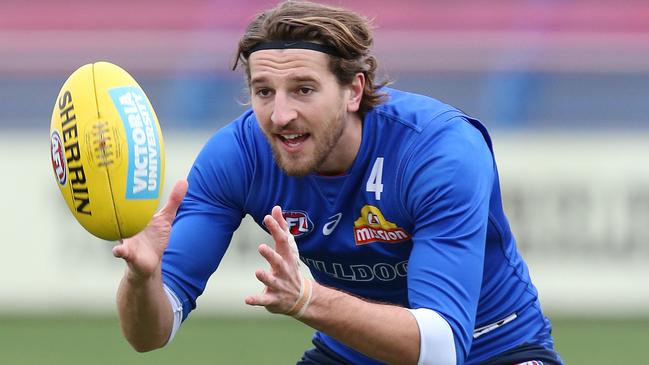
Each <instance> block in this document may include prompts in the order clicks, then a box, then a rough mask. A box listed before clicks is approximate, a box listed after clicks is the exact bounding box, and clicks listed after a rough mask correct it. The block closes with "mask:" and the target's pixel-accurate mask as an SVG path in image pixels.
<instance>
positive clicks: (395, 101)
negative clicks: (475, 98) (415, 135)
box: [367, 88, 467, 131]
mask: <svg viewBox="0 0 649 365" xmlns="http://www.w3.org/2000/svg"><path fill="white" fill-rule="evenodd" d="M383 91H384V92H385V93H386V101H385V102H384V103H383V104H381V105H379V106H377V107H375V108H374V109H372V110H371V111H370V112H369V113H368V116H367V118H370V119H378V120H386V121H390V122H396V123H398V124H401V125H404V126H406V127H409V128H411V129H414V130H416V131H421V130H423V129H425V128H427V127H428V126H429V125H431V124H434V122H435V121H445V120H448V119H451V118H453V117H458V116H459V117H467V116H466V115H465V114H464V113H463V112H462V111H460V110H459V109H457V108H455V107H453V106H451V105H449V104H446V103H444V102H442V101H440V100H438V99H435V98H433V97H430V96H427V95H422V94H416V93H411V92H406V91H402V90H397V89H392V88H385V89H384V90H383Z"/></svg>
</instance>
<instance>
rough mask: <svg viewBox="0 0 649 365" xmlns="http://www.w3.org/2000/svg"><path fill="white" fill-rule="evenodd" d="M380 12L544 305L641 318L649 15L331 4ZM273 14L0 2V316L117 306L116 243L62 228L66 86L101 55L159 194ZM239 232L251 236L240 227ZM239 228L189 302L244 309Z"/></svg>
mask: <svg viewBox="0 0 649 365" xmlns="http://www.w3.org/2000/svg"><path fill="white" fill-rule="evenodd" d="M331 2H332V3H337V4H342V5H346V6H350V7H352V8H354V9H357V10H359V11H361V12H362V13H363V14H365V15H367V16H369V17H373V18H374V22H375V24H376V25H377V30H376V54H377V56H378V58H379V62H380V72H381V74H382V75H385V76H387V77H390V78H391V79H393V80H394V86H396V87H399V88H403V89H407V90H411V91H415V92H422V93H426V94H429V95H431V96H434V97H438V98H440V99H442V100H444V101H447V102H449V103H451V104H453V105H455V106H457V107H459V108H461V109H463V110H465V111H466V112H468V113H469V114H472V115H474V116H476V117H478V118H480V119H481V120H483V121H484V122H485V123H486V124H487V126H488V127H489V128H490V130H491V131H492V133H493V134H494V143H495V150H496V155H497V159H498V161H499V165H500V170H501V179H502V184H503V190H504V199H505V206H506V210H507V213H508V215H509V217H510V220H511V223H512V228H513V230H514V232H515V233H516V235H517V237H518V240H519V245H520V247H521V250H522V251H523V253H524V255H525V258H526V259H527V261H528V263H529V264H530V266H531V271H532V275H533V277H534V279H535V281H536V283H537V284H538V286H539V287H540V291H541V296H542V300H543V302H544V305H545V306H546V307H547V308H549V309H550V310H552V311H555V312H564V313H573V314H583V313H600V314H608V315H630V314H634V313H644V314H647V313H649V280H647V278H649V164H647V163H646V162H645V161H644V160H645V158H646V156H649V142H647V141H649V119H648V117H647V116H648V115H649V103H648V102H647V100H649V88H648V87H647V85H649V62H647V60H649V3H647V2H646V1H643V0H631V1H625V2H608V1H600V0H575V1H562V2H557V1H543V0H534V1H514V0H500V1H493V2H488V3H485V2H481V1H477V0H474V1H461V2H455V1H425V0H411V1H401V2H393V1H390V0H374V1H370V0H359V1H354V2H342V1H331ZM273 3H274V2H273V1H263V0H254V1H251V0H249V1H240V0H238V1H202V0H187V1H182V2H179V1H170V0H166V1H136V2H132V1H127V0H114V1H112V2H102V1H82V0H71V1H58V2H51V1H45V0H32V1H21V0H3V1H2V2H0V56H1V57H0V155H1V156H4V159H3V162H2V163H1V165H0V166H1V167H2V171H3V172H4V178H3V179H0V192H1V193H0V194H2V195H1V196H2V201H3V205H4V209H3V210H2V213H0V224H1V227H2V231H3V233H4V235H3V238H4V242H3V243H2V248H3V250H2V252H3V253H2V255H0V311H7V310H8V311H47V310H57V311H59V310H74V311H77V310H84V311H107V310H114V304H113V303H114V294H115V290H116V287H117V284H118V281H119V279H120V276H121V271H122V270H123V265H122V263H121V262H120V261H118V260H115V259H113V258H112V255H111V253H110V247H111V246H112V244H110V243H107V242H103V241H100V240H97V239H94V238H92V237H91V236H90V235H89V234H88V233H86V232H85V231H83V229H82V228H81V227H80V226H79V225H78V224H77V223H76V222H75V221H74V219H73V218H72V216H71V214H70V213H69V212H68V211H67V208H66V207H65V205H64V203H63V200H62V198H61V197H60V194H59V193H58V192H57V191H56V186H55V183H54V182H53V181H52V176H51V175H52V173H51V170H50V169H51V166H50V161H49V158H48V146H49V138H48V129H49V117H50V115H51V112H52V107H53V102H54V98H55V96H56V95H57V93H58V90H59V88H60V86H61V85H62V83H63V81H64V79H65V78H66V77H67V76H68V75H69V74H70V73H71V72H72V71H73V70H74V69H76V68H77V67H78V66H80V65H82V64H85V63H88V62H93V61H96V60H109V61H112V62H115V63H117V64H120V65H121V66H123V67H125V68H126V69H127V70H129V71H130V72H131V73H132V74H133V75H134V76H135V77H136V79H138V80H139V81H140V83H141V84H142V86H143V88H144V89H145V91H146V92H147V93H148V95H149V97H150V99H151V101H152V103H153V105H154V107H155V108H156V111H157V113H158V116H159V119H160V121H161V124H162V127H163V129H164V131H165V136H166V139H167V142H166V146H167V159H168V160H167V182H166V186H170V184H172V183H173V180H175V179H177V178H180V177H182V176H184V175H185V174H186V172H187V171H188V169H189V167H190V165H191V163H192V161H193V158H194V156H195V154H196V152H197V151H198V149H199V148H200V147H201V145H202V143H203V141H205V140H206V139H207V138H208V136H209V135H210V134H211V133H213V131H214V130H216V129H217V128H219V127H220V126H221V125H223V124H224V123H226V122H227V121H229V120H231V119H232V118H234V117H235V116H236V115H237V114H239V113H240V112H241V111H242V110H243V106H242V103H241V102H243V101H245V100H246V96H245V88H244V84H243V76H242V75H241V72H240V71H237V72H232V71H230V69H229V68H230V66H231V61H232V57H233V56H234V49H235V46H236V42H237V39H238V37H239V35H240V34H241V32H242V31H243V28H244V27H245V24H246V23H247V21H248V20H249V19H250V18H251V17H252V15H253V14H254V13H255V12H257V11H258V10H260V9H262V8H265V7H267V6H268V5H270V4H273ZM248 223H249V222H248ZM248 223H246V224H244V225H243V226H242V229H240V230H239V232H238V233H237V235H236V238H235V240H234V242H233V243H232V245H231V248H230V250H229V251H228V253H227V254H226V259H225V260H224V261H223V264H222V266H221V267H220V268H219V269H218V271H217V273H216V275H215V278H214V280H212V281H210V284H209V288H208V291H207V293H206V295H205V296H204V298H202V299H201V301H200V302H199V305H200V307H201V310H203V311H208V312H209V311H214V310H228V311H232V310H236V311H244V312H254V310H252V309H249V308H246V307H245V306H244V305H243V297H244V296H245V295H246V294H250V293H252V292H255V291H257V290H259V288H260V287H259V284H258V283H257V281H256V280H255V278H254V275H253V273H254V269H255V268H257V267H259V266H263V265H264V262H263V260H261V259H260V258H259V257H257V254H256V250H255V247H256V245H257V244H258V243H259V242H260V241H262V240H264V239H265V238H264V234H263V233H262V232H261V231H260V230H259V229H258V228H255V227H253V226H252V225H250V224H248Z"/></svg>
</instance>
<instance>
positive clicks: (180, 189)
mask: <svg viewBox="0 0 649 365" xmlns="http://www.w3.org/2000/svg"><path fill="white" fill-rule="evenodd" d="M187 187H188V183H187V180H185V179H181V180H178V181H176V184H175V185H174V187H173V189H171V193H169V199H168V200H167V203H166V204H165V206H164V207H163V208H162V209H160V212H159V214H160V215H163V216H166V217H168V218H169V220H173V219H174V217H175V216H176V212H178V207H179V206H180V203H182V201H183V198H185V194H186V193H187Z"/></svg>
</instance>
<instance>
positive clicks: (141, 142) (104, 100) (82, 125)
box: [50, 62, 165, 240]
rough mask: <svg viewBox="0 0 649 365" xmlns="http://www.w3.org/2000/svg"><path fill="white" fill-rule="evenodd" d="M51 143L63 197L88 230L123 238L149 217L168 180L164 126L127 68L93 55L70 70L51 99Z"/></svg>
mask: <svg viewBox="0 0 649 365" xmlns="http://www.w3.org/2000/svg"><path fill="white" fill-rule="evenodd" d="M50 150H51V158H52V167H53V168H54V176H55V180H56V182H57V184H58V186H59V189H60V190H61V193H62V194H63V198H65V201H66V203H67V205H68V208H70V211H71V212H72V214H73V215H74V217H75V218H76V219H77V221H79V223H81V225H82V226H83V227H84V228H85V229H86V230H88V232H90V233H92V234H93V235H95V236H97V237H99V238H102V239H105V240H118V239H121V238H126V237H130V236H133V235H134V234H136V233H138V232H140V231H141V230H142V229H143V228H144V227H145V226H146V225H147V224H148V222H149V221H150V220H151V217H152V216H153V214H154V213H155V211H156V210H157V208H158V203H159V202H160V195H161V194H160V193H161V191H162V183H163V181H164V170H165V162H164V161H165V159H164V157H165V156H164V143H163V139H162V131H161V130H160V125H159V123H158V118H157V117H156V114H155V112H154V111H153V107H152V105H151V103H150V102H149V99H148V98H147V96H146V95H145V94H144V91H143V90H142V88H141V87H140V86H139V85H138V83H137V82H136V81H135V79H133V77H131V75H129V74H128V73H127V72H126V71H125V70H123V69H122V68H120V67H119V66H116V65H114V64H112V63H108V62H96V63H93V64H87V65H84V66H82V67H80V68H79V69H78V70H76V71H75V72H74V73H72V75H70V77H69V78H68V79H67V81H66V82H65V83H64V84H63V87H62V88H61V92H60V93H59V95H58V97H57V98H56V103H55V105H54V111H53V113H52V123H51V126H50Z"/></svg>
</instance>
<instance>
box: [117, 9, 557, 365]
mask: <svg viewBox="0 0 649 365" xmlns="http://www.w3.org/2000/svg"><path fill="white" fill-rule="evenodd" d="M371 46H372V34H371V31H370V29H369V25H368V23H367V21H366V20H365V19H364V18H362V17H360V16H358V15H357V14H355V13H353V12H350V11H347V10H343V9H337V8H331V7H326V6H322V5H317V4H312V3H302V2H292V1H289V2H285V3H281V4H279V5H278V6H277V7H275V8H273V9H270V10H268V11H267V12H264V13H262V14H261V15H259V16H258V17H257V18H256V19H255V20H253V21H252V23H251V24H250V25H249V27H248V29H247V31H246V33H245V34H244V36H243V37H242V39H241V41H240V43H239V49H238V55H237V60H236V62H235V68H236V66H237V63H239V62H240V63H242V64H243V66H244V68H245V71H246V75H247V80H248V83H249V87H250V101H251V104H252V110H250V111H247V112H245V113H244V114H243V115H242V116H241V117H239V118H238V119H237V120H235V121H234V122H232V123H231V124H229V125H227V126H226V127H224V128H223V129H221V130H220V131H219V132H218V133H216V134H215V135H214V136H213V137H212V138H211V139H210V140H209V141H208V142H207V144H206V145H205V146H204V148H203V150H202V151H201V153H200V154H199V156H198V157H197V159H196V161H195V163H194V166H193V168H192V170H191V172H190V174H189V177H188V182H189V189H188V190H187V183H186V182H184V181H181V182H179V183H177V184H176V186H175V187H174V189H173V191H172V192H171V195H170V198H169V201H168V203H167V205H166V206H165V207H164V208H163V209H162V210H161V211H160V212H159V213H158V214H157V215H156V217H154V219H153V220H152V222H151V224H150V225H149V226H148V227H147V228H146V230H144V231H143V232H142V233H140V234H139V235H137V236H135V237H133V238H131V239H127V240H124V242H123V244H122V245H119V246H116V247H115V248H114V250H113V252H114V254H115V256H117V257H121V258H123V259H124V260H126V262H127V264H128V265H127V270H126V273H125V275H124V278H123V280H122V282H121V284H120V288H119V290H118V308H119V313H120V317H121V323H122V328H123V331H124V334H125V336H126V338H127V339H128V340H129V342H130V343H131V344H132V345H133V347H134V348H135V349H136V350H138V351H148V350H151V349H154V348H158V347H161V346H164V345H165V344H166V343H167V342H168V341H170V340H171V338H172V337H173V336H174V333H175V332H176V330H177V329H178V327H179V326H180V323H181V322H182V321H183V320H184V319H185V318H187V315H188V314H189V312H190V311H191V310H192V309H193V308H194V307H195V303H196V298H197V297H198V296H199V295H200V294H201V293H202V291H203V289H204V288H205V284H206V281H207V279H208V278H209V276H210V275H211V274H212V273H213V272H214V270H215V269H216V267H217V266H218V264H219V262H220V260H221V258H222V257H223V254H224V252H225V250H226V248H227V246H228V244H229V241H230V239H231V237H232V233H233V232H234V230H235V229H236V228H237V227H238V226H239V224H240V222H241V219H242V217H243V216H244V215H245V214H250V215H251V216H252V217H253V218H254V219H255V220H256V221H257V222H258V223H259V224H260V225H261V226H262V227H264V228H265V229H266V230H267V231H268V232H270V233H271V235H272V237H273V239H274V241H275V247H274V248H273V247H269V246H267V245H261V246H259V253H260V254H261V255H262V256H263V257H264V258H265V259H266V260H267V261H268V262H269V264H270V270H268V271H264V270H258V271H257V272H256V273H255V274H256V277H257V278H258V279H259V280H260V281H261V282H262V283H263V284H264V285H265V289H264V291H263V292H262V293H261V294H258V295H253V296H249V297H247V298H246V299H245V302H246V303H247V304H249V305H254V306H264V307H265V308H266V309H267V310H268V311H270V312H272V313H278V314H287V315H291V316H293V317H295V318H297V319H298V320H300V321H302V322H303V323H305V324H307V325H309V326H311V327H313V328H315V329H316V330H318V332H316V334H315V336H314V338H313V342H314V344H315V348H313V349H310V350H307V351H306V352H305V353H304V355H303V357H302V359H301V360H300V361H299V362H298V364H380V363H391V364H478V363H481V364H514V363H525V362H528V361H539V362H542V363H544V364H560V363H561V360H560V359H559V357H558V355H556V353H555V352H554V351H553V343H552V338H551V335H550V330H551V329H550V323H549V321H548V320H547V319H546V318H545V316H544V315H543V313H542V311H541V309H540V304H539V301H538V298H537V291H536V289H535V288H534V286H533V285H532V283H531V281H530V278H529V275H528V271H527V267H526V265H525V263H524V262H523V261H522V259H521V257H520V255H519V254H518V252H517V250H516V247H515V241H514V238H513V237H512V234H511V231H510V229H509V226H508V223H507V220H506V218H505V216H504V213H503V211H502V206H501V199H500V188H499V184H498V174H497V170H496V165H495V162H494V158H493V155H492V151H491V141H490V139H489V136H488V134H487V131H486V130H485V128H484V127H483V126H482V125H481V124H480V123H479V122H478V121H477V120H475V119H472V118H470V117H468V116H466V115H464V114H463V113H462V112H460V111H459V110H457V109H455V108H452V107H450V106H448V105H445V104H442V103H440V102H439V101H436V100H434V99H431V98H428V97H424V96H419V95H414V94H409V93H405V92H401V91H397V90H393V89H389V88H386V87H384V85H377V84H375V82H374V73H375V69H376V60H375V59H374V57H373V56H372V55H371V54H370V51H371ZM186 191H187V192H186ZM185 192H186V195H185ZM183 197H184V198H183ZM181 201H182V204H181ZM179 205H180V208H179V209H178V206H179ZM177 209H178V215H177V216H176V210H177ZM269 213H270V214H269ZM174 219H175V220H174ZM172 221H173V228H172V227H171V222H172ZM167 242H168V245H167ZM294 245H297V250H298V251H299V254H298V253H297V252H296V250H295V248H294ZM298 255H299V256H298ZM298 260H301V261H302V262H304V263H305V264H306V265H307V266H308V267H309V269H310V270H311V273H312V275H313V277H314V279H315V280H314V281H312V280H310V279H307V278H304V277H302V276H301V275H300V272H299V270H298Z"/></svg>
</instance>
